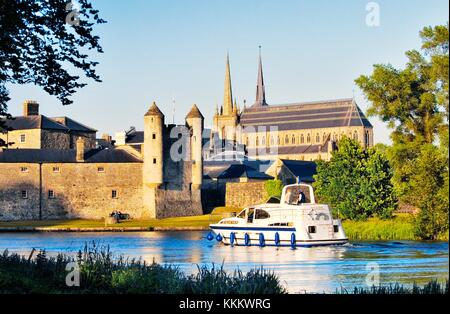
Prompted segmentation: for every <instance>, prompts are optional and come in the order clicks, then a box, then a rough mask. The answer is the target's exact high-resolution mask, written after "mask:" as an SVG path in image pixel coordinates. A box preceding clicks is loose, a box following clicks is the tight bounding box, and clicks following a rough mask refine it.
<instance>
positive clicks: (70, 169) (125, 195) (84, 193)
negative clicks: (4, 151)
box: [0, 163, 149, 220]
mask: <svg viewBox="0 0 450 314" xmlns="http://www.w3.org/2000/svg"><path fill="white" fill-rule="evenodd" d="M21 167H27V168H28V172H24V173H22V172H21V170H20V168H21ZM39 167H40V165H39V164H19V163H11V164H9V163H8V164H5V163H4V164H1V174H2V175H1V176H0V220H23V219H39V208H40V207H41V210H40V211H41V217H42V219H62V218H84V219H100V218H103V217H105V216H106V215H109V214H110V213H111V212H112V211H115V210H119V211H122V212H125V213H128V214H130V215H131V216H132V217H133V218H142V217H147V216H149V215H148V213H145V212H144V211H143V206H142V204H143V201H142V164H141V163H107V164H89V163H63V164H53V163H49V164H43V165H42V181H40V175H39V172H40V171H39ZM98 167H103V168H104V172H98ZM58 168H59V169H58ZM40 182H41V184H40ZM40 185H41V191H42V192H41V193H39V191H40ZM22 190H26V191H27V193H28V197H27V198H26V199H23V198H22V197H21V191H22ZM113 190H114V191H116V193H117V197H116V198H113V197H112V191H113ZM50 191H52V192H51V193H53V194H54V198H52V197H51V196H50ZM39 204H41V206H39Z"/></svg>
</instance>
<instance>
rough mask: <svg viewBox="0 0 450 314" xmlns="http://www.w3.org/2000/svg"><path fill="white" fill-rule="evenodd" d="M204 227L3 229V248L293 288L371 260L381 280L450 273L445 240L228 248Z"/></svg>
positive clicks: (331, 283)
mask: <svg viewBox="0 0 450 314" xmlns="http://www.w3.org/2000/svg"><path fill="white" fill-rule="evenodd" d="M205 237H206V233H204V232H142V233H26V234H17V233H15V234H12V233H11V234H0V250H3V249H6V248H8V249H9V250H10V251H14V252H18V253H21V254H28V253H29V252H30V250H31V249H32V248H36V249H46V250H47V252H49V253H50V254H55V253H57V252H66V253H74V252H76V251H78V250H79V249H80V248H82V247H83V246H84V244H85V243H86V242H92V241H95V242H96V243H98V244H100V245H109V246H110V248H111V250H112V251H113V252H115V253H116V254H124V255H126V256H130V257H136V258H139V257H142V259H143V260H146V261H149V262H151V261H153V260H155V261H156V262H158V263H162V264H176V265H178V266H179V267H180V268H181V269H182V270H184V271H186V272H194V271H196V269H197V264H200V265H208V266H211V265H212V264H213V263H214V264H216V265H218V266H220V265H221V264H222V263H223V264H224V267H225V269H227V270H234V269H237V268H239V269H241V270H243V271H248V270H249V269H251V268H254V267H259V266H263V267H264V268H265V269H268V270H272V271H274V272H275V273H276V274H277V275H278V276H279V278H280V280H281V281H282V282H283V283H284V284H285V286H286V287H287V288H288V289H289V291H290V292H293V293H296V292H303V291H307V292H324V291H325V292H334V291H335V290H336V289H340V287H344V288H346V289H352V288H353V287H354V286H361V285H365V280H366V276H367V274H368V270H366V265H367V263H368V262H376V263H377V264H378V265H379V267H380V279H381V282H382V283H383V284H388V283H392V282H401V283H404V284H411V283H413V282H417V283H424V282H427V281H428V280H430V279H432V278H440V279H442V278H448V243H446V242H416V241H405V242H403V241H402V242H398V241H397V242H393V241H384V242H383V241H378V242H357V243H352V244H349V245H344V246H336V247H313V248H298V249H296V250H292V249H291V248H288V247H283V248H274V247H265V248H259V247H229V246H224V245H220V244H218V243H216V242H208V241H206V239H205Z"/></svg>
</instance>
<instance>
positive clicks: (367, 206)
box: [314, 137, 397, 220]
mask: <svg viewBox="0 0 450 314" xmlns="http://www.w3.org/2000/svg"><path fill="white" fill-rule="evenodd" d="M314 178H315V182H314V188H315V190H316V194H317V195H318V197H319V199H320V200H321V202H325V203H328V204H330V205H331V207H332V208H333V209H334V210H337V211H338V212H339V216H342V217H343V218H348V219H354V220H365V219H367V218H369V217H372V216H377V217H380V218H383V219H384V218H389V217H391V216H392V212H393V211H394V210H395V209H396V206H397V199H396V196H395V193H394V190H393V186H392V183H391V178H392V170H391V168H390V166H389V163H388V160H387V158H386V157H385V156H384V155H383V153H382V152H380V151H379V150H377V149H375V148H372V149H369V150H364V149H363V148H362V147H361V146H360V145H359V143H358V142H357V141H354V140H352V139H349V138H346V137H344V138H343V139H342V140H340V141H339V145H338V150H337V151H336V152H334V153H333V156H332V157H331V159H330V161H319V162H318V164H317V174H316V175H315V177H314Z"/></svg>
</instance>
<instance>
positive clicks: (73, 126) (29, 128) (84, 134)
mask: <svg viewBox="0 0 450 314" xmlns="http://www.w3.org/2000/svg"><path fill="white" fill-rule="evenodd" d="M5 126H6V130H4V132H3V133H2V132H0V142H2V143H3V144H6V145H7V147H8V148H30V149H73V148H75V143H76V141H77V139H79V138H82V139H83V140H84V143H85V145H86V148H87V149H89V148H95V141H96V138H95V134H96V133H97V130H95V129H93V128H90V127H88V126H86V125H84V124H81V123H79V122H77V121H75V120H73V119H71V118H68V117H56V118H49V117H46V116H44V115H41V114H39V104H38V103H37V102H35V101H31V100H27V101H25V102H24V103H23V115H22V116H18V117H14V118H13V119H11V120H6V121H5ZM0 131H1V130H0ZM0 146H1V145H0Z"/></svg>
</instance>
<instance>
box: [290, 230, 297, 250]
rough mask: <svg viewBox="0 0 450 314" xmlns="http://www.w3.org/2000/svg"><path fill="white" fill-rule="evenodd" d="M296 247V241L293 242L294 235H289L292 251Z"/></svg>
mask: <svg viewBox="0 0 450 314" xmlns="http://www.w3.org/2000/svg"><path fill="white" fill-rule="evenodd" d="M296 245H297V241H296V240H295V233H294V232H292V234H291V246H292V248H293V249H295V246H296Z"/></svg>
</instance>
